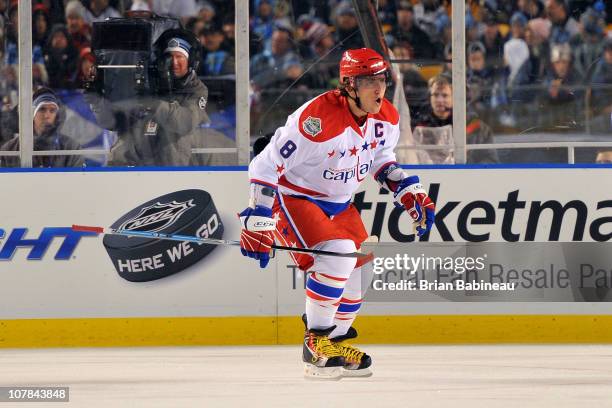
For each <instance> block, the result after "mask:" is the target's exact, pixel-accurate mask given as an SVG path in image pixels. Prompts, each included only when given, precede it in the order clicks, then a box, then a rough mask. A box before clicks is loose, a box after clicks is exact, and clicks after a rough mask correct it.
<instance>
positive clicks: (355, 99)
mask: <svg viewBox="0 0 612 408" xmlns="http://www.w3.org/2000/svg"><path fill="white" fill-rule="evenodd" d="M354 81H355V80H354V79H353V83H354ZM351 88H353V91H355V97H354V98H353V97H352V96H351V94H349V93H348V92H347V96H348V97H349V98H351V99H352V100H353V101H354V102H355V105H356V106H357V107H358V108H359V109H361V110H362V111H364V112H365V113H366V115H367V114H368V111H367V110H365V109H363V108H362V107H361V99H360V98H359V94H358V93H357V87H356V86H351Z"/></svg>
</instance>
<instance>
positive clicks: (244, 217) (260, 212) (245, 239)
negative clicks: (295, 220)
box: [238, 205, 276, 268]
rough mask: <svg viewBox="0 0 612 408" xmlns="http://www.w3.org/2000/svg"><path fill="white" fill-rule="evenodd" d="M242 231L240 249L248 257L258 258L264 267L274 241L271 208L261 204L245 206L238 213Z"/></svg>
mask: <svg viewBox="0 0 612 408" xmlns="http://www.w3.org/2000/svg"><path fill="white" fill-rule="evenodd" d="M238 217H240V223H241V224H242V231H241V233H240V251H241V252H242V255H244V256H248V257H249V258H254V259H259V266H260V267H262V268H265V267H266V265H268V262H269V261H270V251H271V250H272V248H271V246H272V244H273V243H274V230H275V229H276V220H275V219H274V218H272V210H271V209H270V208H267V207H263V206H260V205H258V206H256V207H255V208H251V207H249V208H247V209H246V210H244V211H243V212H241V213H240V214H238Z"/></svg>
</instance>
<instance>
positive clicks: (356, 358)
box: [330, 327, 372, 377]
mask: <svg viewBox="0 0 612 408" xmlns="http://www.w3.org/2000/svg"><path fill="white" fill-rule="evenodd" d="M356 337H357V330H355V328H353V327H350V328H349V330H348V332H347V333H346V334H345V335H344V336H338V337H334V338H333V339H330V340H331V342H332V343H334V344H335V345H336V346H337V347H338V348H339V349H340V353H341V354H342V356H343V357H344V361H345V362H344V367H343V373H342V375H344V376H345V377H369V376H371V375H372V370H370V366H371V365H372V358H371V357H370V356H368V355H367V354H366V353H364V352H363V351H361V350H359V349H358V348H357V347H355V346H353V345H351V344H349V343H348V340H350V339H354V338H356Z"/></svg>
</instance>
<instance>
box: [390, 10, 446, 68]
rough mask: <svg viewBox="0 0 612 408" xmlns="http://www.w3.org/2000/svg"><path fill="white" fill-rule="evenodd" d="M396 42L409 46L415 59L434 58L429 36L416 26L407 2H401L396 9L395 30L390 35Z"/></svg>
mask: <svg viewBox="0 0 612 408" xmlns="http://www.w3.org/2000/svg"><path fill="white" fill-rule="evenodd" d="M392 34H393V37H395V39H396V40H398V41H403V42H405V43H408V44H410V46H411V47H412V54H413V57H414V58H415V59H422V58H434V57H435V55H436V47H434V45H433V43H432V41H431V39H430V38H429V35H427V33H425V31H423V30H421V29H420V28H419V26H417V24H416V22H415V20H414V10H413V7H412V4H410V3H409V2H401V3H400V4H399V6H398V8H397V28H396V29H395V31H394V32H393V33H392Z"/></svg>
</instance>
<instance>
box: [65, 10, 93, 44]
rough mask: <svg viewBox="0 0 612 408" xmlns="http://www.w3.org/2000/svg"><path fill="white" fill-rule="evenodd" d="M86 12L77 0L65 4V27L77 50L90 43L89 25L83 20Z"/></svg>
mask: <svg viewBox="0 0 612 408" xmlns="http://www.w3.org/2000/svg"><path fill="white" fill-rule="evenodd" d="M86 12H87V9H85V6H83V4H81V2H80V1H79V0H70V1H69V2H68V4H66V27H67V28H68V32H69V33H70V36H71V38H72V45H74V48H76V49H77V51H78V52H81V50H82V49H83V48H85V47H89V46H90V43H91V26H90V25H89V24H87V22H86V21H85V14H86Z"/></svg>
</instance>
